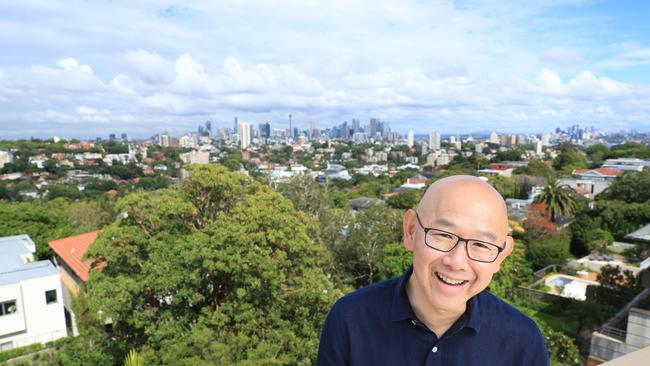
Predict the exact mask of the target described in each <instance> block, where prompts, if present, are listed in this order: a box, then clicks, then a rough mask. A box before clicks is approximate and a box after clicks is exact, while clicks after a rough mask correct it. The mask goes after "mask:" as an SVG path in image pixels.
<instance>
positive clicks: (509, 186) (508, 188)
mask: <svg viewBox="0 0 650 366" xmlns="http://www.w3.org/2000/svg"><path fill="white" fill-rule="evenodd" d="M488 183H490V184H491V185H492V186H493V187H494V189H496V190H497V192H499V193H500V194H501V196H503V198H513V197H514V196H515V182H514V181H513V180H512V179H510V178H508V177H504V176H502V175H492V176H490V177H488Z"/></svg>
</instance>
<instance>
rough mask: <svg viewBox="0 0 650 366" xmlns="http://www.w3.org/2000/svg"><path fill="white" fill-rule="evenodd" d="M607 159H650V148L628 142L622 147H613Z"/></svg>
mask: <svg viewBox="0 0 650 366" xmlns="http://www.w3.org/2000/svg"><path fill="white" fill-rule="evenodd" d="M607 158H639V159H648V158H650V147H648V146H645V145H642V144H640V143H638V142H632V141H630V142H626V143H624V144H621V145H616V146H612V148H611V149H610V150H609V153H608V154H607Z"/></svg>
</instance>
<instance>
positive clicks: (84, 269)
mask: <svg viewBox="0 0 650 366" xmlns="http://www.w3.org/2000/svg"><path fill="white" fill-rule="evenodd" d="M98 233H99V231H91V232H89V233H85V234H81V235H75V236H69V237H67V238H62V239H57V240H52V241H51V242H49V245H50V247H51V248H52V250H54V252H55V253H56V254H57V255H58V256H59V258H61V260H62V261H64V262H65V264H67V265H68V267H70V269H71V270H72V271H73V272H74V273H75V274H76V275H77V276H79V278H81V279H82V280H83V281H84V282H87V281H88V278H89V277H88V272H89V271H90V264H91V263H92V260H83V256H84V254H86V252H87V251H88V247H90V244H92V243H93V242H94V241H95V239H97V234H98ZM104 266H105V265H104V264H100V265H99V266H98V268H100V269H101V268H103V267H104Z"/></svg>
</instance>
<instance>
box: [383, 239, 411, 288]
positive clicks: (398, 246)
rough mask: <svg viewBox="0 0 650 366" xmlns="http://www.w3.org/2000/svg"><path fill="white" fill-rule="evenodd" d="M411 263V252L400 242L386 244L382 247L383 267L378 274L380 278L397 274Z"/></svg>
mask: <svg viewBox="0 0 650 366" xmlns="http://www.w3.org/2000/svg"><path fill="white" fill-rule="evenodd" d="M411 264H413V252H408V251H406V249H404V246H403V245H402V243H393V244H388V245H386V246H385V247H384V260H383V263H382V265H383V268H382V269H381V272H380V274H379V276H380V278H381V279H387V278H391V277H395V276H399V275H401V274H402V273H404V271H406V269H407V268H408V267H409V266H411Z"/></svg>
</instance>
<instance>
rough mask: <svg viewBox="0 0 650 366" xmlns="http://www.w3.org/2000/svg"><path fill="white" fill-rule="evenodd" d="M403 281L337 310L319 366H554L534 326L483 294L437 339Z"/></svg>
mask: <svg viewBox="0 0 650 366" xmlns="http://www.w3.org/2000/svg"><path fill="white" fill-rule="evenodd" d="M411 273H412V269H411V268H409V269H408V270H407V271H406V272H405V273H404V275H402V276H401V277H396V278H393V279H390V280H387V281H383V282H380V283H377V284H373V285H370V286H367V287H364V288H362V289H359V290H357V291H355V292H353V293H351V294H348V295H346V296H344V297H343V298H341V299H339V300H338V301H337V302H336V304H334V306H333V307H332V310H331V311H330V313H329V315H328V316H327V320H325V325H324V326H323V332H322V334H321V340H320V347H319V350H318V361H317V364H318V365H319V366H329V365H337V366H339V365H354V366H357V365H374V366H377V365H400V366H401V365H417V366H421V365H446V366H451V365H463V366H469V365H481V366H485V365H503V366H505V365H517V366H519V365H526V366H537V365H540V366H547V365H549V357H548V351H547V350H546V346H545V345H544V338H543V337H542V334H541V333H540V331H539V329H538V328H537V325H536V324H535V322H533V321H532V320H531V319H530V318H528V317H527V316H526V315H524V314H522V313H521V312H520V311H519V310H517V309H515V308H514V307H512V306H511V305H509V304H507V303H505V302H504V301H503V300H501V299H499V298H497V297H496V296H494V295H492V294H491V293H489V292H488V291H483V292H481V293H479V294H478V295H476V296H474V297H472V298H471V299H470V300H469V301H468V303H467V305H468V306H467V310H466V311H465V313H464V314H463V315H462V316H461V317H460V318H459V319H458V320H457V321H456V322H455V323H454V324H453V325H452V326H451V328H449V330H447V332H445V334H444V335H443V336H442V337H441V338H438V337H437V336H436V335H435V333H433V332H432V331H430V330H429V329H428V328H427V326H426V325H424V324H423V323H422V322H420V321H419V320H418V319H417V318H416V316H415V313H414V312H413V309H412V308H411V304H410V302H409V300H408V296H407V294H406V287H405V285H406V282H407V280H408V278H409V277H410V276H411Z"/></svg>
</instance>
